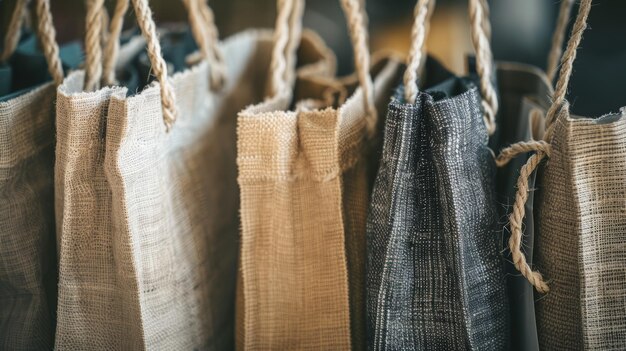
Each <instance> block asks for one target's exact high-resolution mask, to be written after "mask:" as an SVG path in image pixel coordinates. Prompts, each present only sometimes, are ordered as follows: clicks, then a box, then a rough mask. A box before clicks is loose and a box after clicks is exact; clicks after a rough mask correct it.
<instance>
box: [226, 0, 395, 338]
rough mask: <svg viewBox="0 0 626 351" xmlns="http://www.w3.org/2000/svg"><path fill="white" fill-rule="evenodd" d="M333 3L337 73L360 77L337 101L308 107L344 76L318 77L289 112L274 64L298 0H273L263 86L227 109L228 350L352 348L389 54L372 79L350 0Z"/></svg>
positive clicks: (361, 305) (294, 20)
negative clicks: (231, 158)
mask: <svg viewBox="0 0 626 351" xmlns="http://www.w3.org/2000/svg"><path fill="white" fill-rule="evenodd" d="M341 3H342V5H343V8H344V11H345V12H346V15H347V18H348V23H349V25H350V32H351V39H352V41H353V44H354V47H355V57H356V67H357V73H356V75H355V77H354V78H351V79H349V80H356V77H357V76H358V81H359V82H360V87H359V88H357V89H356V90H354V91H353V92H352V93H351V94H350V95H349V98H348V99H347V100H346V101H345V102H344V103H340V104H339V106H337V107H332V106H328V107H320V108H316V107H319V105H320V104H323V103H324V101H325V102H328V101H329V97H330V96H333V95H342V94H341V90H342V89H338V88H340V87H341V86H343V85H344V83H346V82H344V81H334V82H332V81H328V82H326V83H324V82H323V81H320V80H318V81H317V83H318V84H317V88H318V90H317V92H318V95H317V96H309V99H307V100H305V101H302V102H300V103H298V104H296V107H295V110H290V105H291V103H290V102H291V101H292V93H291V85H290V82H289V74H288V73H285V72H284V70H285V69H286V70H287V71H288V70H290V69H291V68H290V67H289V62H290V61H291V59H290V55H292V53H291V52H292V51H293V47H290V46H289V45H290V44H291V43H293V42H294V40H293V37H294V36H297V35H298V28H299V25H300V16H301V11H302V7H303V6H304V5H303V1H279V9H280V10H279V17H278V19H277V37H276V40H275V42H274V43H275V46H274V53H273V63H275V64H273V65H272V66H271V67H272V70H273V71H272V74H273V78H274V79H273V80H272V82H273V90H272V95H270V97H269V98H268V99H266V101H265V102H263V103H261V104H258V105H255V106H251V107H249V108H247V109H245V110H243V111H242V112H240V113H239V117H238V118H239V121H238V127H237V144H238V145H237V150H238V155H237V164H238V167H239V177H238V179H239V185H240V189H241V218H242V238H241V253H240V255H241V259H240V274H241V275H240V280H239V284H238V287H237V292H238V299H237V314H238V318H239V320H238V323H237V349H239V350H244V349H245V350H270V349H273V350H294V349H310V350H348V349H351V348H354V349H363V348H364V344H365V343H364V341H365V332H364V329H365V321H364V310H365V301H364V296H363V295H364V266H365V262H364V261H365V220H366V213H367V206H368V200H369V188H370V182H371V180H372V178H373V175H372V174H371V172H369V167H368V166H371V165H370V159H369V156H370V154H371V153H372V150H371V149H372V148H373V146H374V144H376V143H377V142H378V141H377V140H376V135H377V131H378V129H379V127H378V121H377V117H376V111H377V109H376V107H377V106H378V107H380V111H382V112H384V110H383V109H384V107H383V106H386V104H387V102H388V99H389V96H390V94H391V89H392V87H393V86H394V85H395V84H396V79H395V78H396V76H397V74H398V72H399V70H400V64H398V62H395V61H383V62H382V63H381V64H379V65H376V66H377V67H374V69H373V70H374V71H376V72H375V73H376V76H375V78H374V80H373V81H372V78H371V76H370V73H369V72H368V70H369V66H370V62H369V61H370V58H369V53H368V49H367V44H366V40H367V39H366V37H367V34H366V31H365V28H364V26H363V17H362V12H361V9H360V8H359V5H358V1H356V0H345V1H342V2H341ZM281 29H283V30H284V32H283V33H281ZM281 34H283V35H281ZM286 37H288V39H287V38H286ZM277 62H278V63H277ZM281 69H282V70H281ZM324 84H326V86H327V89H326V92H324V89H321V86H323V85H324ZM348 85H349V84H348ZM313 86H316V85H315V84H313ZM309 91H310V92H313V91H316V89H311V90H309ZM333 92H334V93H333ZM382 112H381V113H382Z"/></svg>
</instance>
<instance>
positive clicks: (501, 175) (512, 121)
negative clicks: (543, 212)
mask: <svg viewBox="0 0 626 351" xmlns="http://www.w3.org/2000/svg"><path fill="white" fill-rule="evenodd" d="M497 76H498V90H499V91H498V93H499V96H500V110H499V114H498V119H497V122H498V130H499V132H500V135H499V137H500V138H499V141H500V145H498V148H497V150H496V151H497V153H499V151H500V150H501V149H502V148H505V147H507V146H509V145H511V144H514V143H517V142H520V141H530V140H542V139H543V131H544V130H543V129H544V126H543V125H544V121H543V119H544V118H543V114H544V113H545V110H546V109H547V108H548V107H549V106H550V100H549V97H550V96H552V87H551V85H550V83H549V81H548V78H547V77H546V75H545V73H543V71H541V70H540V69H538V68H535V67H533V66H529V65H524V64H519V63H509V62H500V63H498V73H497ZM530 155H531V153H528V154H526V155H520V156H518V157H516V158H514V159H513V160H511V161H510V162H509V163H508V164H507V165H506V166H504V167H501V168H498V173H497V176H496V193H497V202H498V210H499V223H500V228H503V229H502V234H501V237H502V244H501V245H502V247H503V249H504V250H505V251H504V252H506V273H507V275H506V283H507V290H508V296H509V303H510V312H511V349H512V350H520V351H532V350H539V341H538V339H537V325H536V320H535V296H534V288H533V286H532V285H530V283H529V282H528V281H527V280H526V278H524V277H523V276H521V275H520V274H519V272H518V271H517V269H516V268H515V266H514V265H513V263H512V259H511V257H510V252H509V241H508V240H509V234H510V233H509V229H508V227H507V226H506V223H508V214H509V212H510V211H511V206H512V205H513V202H514V201H515V192H516V190H517V188H516V184H517V179H518V177H519V171H520V168H521V167H522V166H523V165H524V164H525V163H526V161H527V160H528V158H529V157H530ZM529 187H530V188H531V189H533V188H534V187H535V175H532V176H531V177H530V179H529ZM533 199H534V192H532V191H531V192H529V193H528V201H527V202H526V216H525V217H524V235H523V237H522V240H523V241H522V247H523V248H524V255H525V256H526V259H527V260H528V263H529V264H531V265H532V264H533V246H534V240H535V235H534V225H535V223H534V216H533V210H534V209H533Z"/></svg>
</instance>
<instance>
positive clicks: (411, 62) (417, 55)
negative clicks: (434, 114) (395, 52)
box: [404, 0, 434, 104]
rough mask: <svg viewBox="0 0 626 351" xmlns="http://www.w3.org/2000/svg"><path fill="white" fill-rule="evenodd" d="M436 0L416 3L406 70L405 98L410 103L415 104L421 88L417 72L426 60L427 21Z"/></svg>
mask: <svg viewBox="0 0 626 351" xmlns="http://www.w3.org/2000/svg"><path fill="white" fill-rule="evenodd" d="M433 3H434V0H432V1H431V0H418V1H417V4H416V5H415V10H414V17H415V20H414V22H413V28H412V29H411V49H410V51H409V58H408V63H407V67H406V70H405V71H404V99H405V100H406V102H407V103H409V104H414V103H415V99H416V98H417V93H418V92H419V88H418V87H417V74H418V72H419V71H420V65H421V63H422V62H423V61H424V56H425V53H426V51H425V49H424V48H425V47H426V45H425V41H426V33H427V32H426V31H427V25H428V24H427V21H428V16H429V12H431V11H432V9H433Z"/></svg>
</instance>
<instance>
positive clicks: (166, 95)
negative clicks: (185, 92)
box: [132, 0, 177, 130]
mask: <svg viewBox="0 0 626 351" xmlns="http://www.w3.org/2000/svg"><path fill="white" fill-rule="evenodd" d="M132 4H133V7H134V9H135V16H136V17H137V22H138V23H139V28H140V29H141V32H142V33H143V36H144V37H145V38H146V46H147V49H148V58H149V59H150V63H151V65H152V71H153V72H154V75H155V76H156V78H157V80H158V81H159V86H160V88H161V105H162V107H163V123H165V127H166V128H167V130H170V128H171V127H172V125H173V124H174V122H175V121H176V117H177V111H176V97H175V95H174V89H173V87H172V84H171V82H170V80H169V78H168V76H167V65H166V63H165V60H164V59H163V55H162V54H161V44H160V43H159V38H158V37H157V33H156V25H155V24H154V20H153V19H152V11H151V10H150V7H149V6H148V0H132Z"/></svg>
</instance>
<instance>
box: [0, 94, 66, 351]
mask: <svg viewBox="0 0 626 351" xmlns="http://www.w3.org/2000/svg"><path fill="white" fill-rule="evenodd" d="M54 97H55V87H54V84H52V83H48V84H45V85H43V86H41V87H39V88H37V89H35V90H33V91H31V92H29V93H27V94H23V95H21V96H18V97H16V98H13V99H11V100H9V101H6V102H0V243H1V244H0V257H1V258H2V259H0V286H1V287H2V288H1V289H0V349H2V350H39V349H41V350H44V349H52V347H53V343H54V323H55V316H54V312H55V308H56V307H55V306H56V280H57V278H56V276H57V273H56V255H55V241H54V207H53V205H52V204H53V201H54V198H53V196H54V193H53V187H52V186H53V180H54V178H53V166H54Z"/></svg>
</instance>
